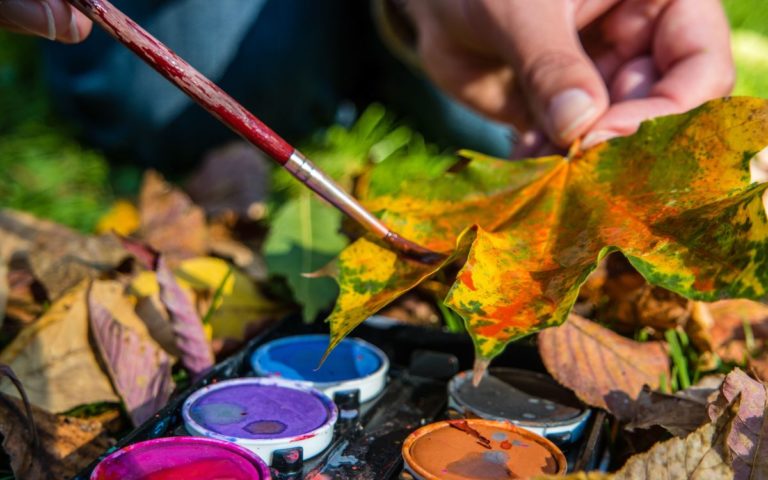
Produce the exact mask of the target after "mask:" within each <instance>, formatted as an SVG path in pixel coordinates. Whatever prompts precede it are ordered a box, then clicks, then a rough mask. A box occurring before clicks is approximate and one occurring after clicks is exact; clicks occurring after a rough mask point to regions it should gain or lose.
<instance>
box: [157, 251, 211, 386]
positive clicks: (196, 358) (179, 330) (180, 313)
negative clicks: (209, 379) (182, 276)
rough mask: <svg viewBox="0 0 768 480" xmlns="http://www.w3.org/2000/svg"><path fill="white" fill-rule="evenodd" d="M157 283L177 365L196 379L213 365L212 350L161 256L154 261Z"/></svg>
mask: <svg viewBox="0 0 768 480" xmlns="http://www.w3.org/2000/svg"><path fill="white" fill-rule="evenodd" d="M157 283H158V285H159V286H160V301H161V302H162V303H163V305H165V308H166V309H167V310H168V313H169V315H170V319H171V325H172V327H173V333H174V335H175V337H176V345H177V346H178V347H179V351H180V352H181V364H182V365H183V366H184V368H186V369H187V370H189V372H190V374H192V376H193V377H197V376H199V375H200V374H202V373H203V372H204V371H205V370H207V369H208V368H210V367H212V366H213V364H214V358H213V351H212V350H211V346H210V344H209V343H208V340H207V339H206V337H205V331H204V330H203V322H202V320H201V318H200V315H199V314H198V313H197V310H195V307H194V305H192V302H191V301H190V300H189V297H187V296H186V295H185V294H184V291H183V290H182V289H181V287H180V286H179V284H178V283H177V282H176V279H175V278H174V276H173V272H171V269H170V268H169V267H168V265H167V264H166V263H165V257H163V256H162V255H161V256H160V257H159V258H158V260H157Z"/></svg>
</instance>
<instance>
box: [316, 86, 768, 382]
mask: <svg viewBox="0 0 768 480" xmlns="http://www.w3.org/2000/svg"><path fill="white" fill-rule="evenodd" d="M767 144H768V101H766V100H761V99H753V98H726V99H720V100H715V101H712V102H709V103H706V104H704V105H702V106H701V107H698V108H696V109H694V110H692V111H690V112H688V113H685V114H682V115H673V116H668V117H662V118H658V119H655V120H652V121H649V122H645V123H643V124H642V125H641V126H640V129H639V130H638V132H637V133H636V134H634V135H632V136H630V137H624V138H617V139H614V140H611V141H609V142H606V143H603V144H600V145H597V146H595V147H593V148H591V149H589V150H587V151H584V152H577V153H574V154H572V155H570V156H568V157H563V156H550V157H544V158H538V159H530V160H523V161H519V162H509V161H505V160H500V159H494V158H489V157H486V156H483V155H480V154H476V153H468V152H464V153H463V154H462V155H463V156H464V157H466V158H467V159H468V161H467V162H465V163H466V165H454V166H452V167H451V168H446V169H440V170H438V169H435V168H424V169H423V173H419V171H418V170H415V169H410V168H409V169H404V171H406V170H407V171H409V172H415V173H414V175H413V176H412V177H409V178H406V179H403V180H402V181H400V182H392V181H389V182H386V183H385V182H379V183H377V182H376V178H377V175H376V170H374V171H373V173H372V174H371V175H369V178H370V180H369V183H368V184H367V185H364V186H363V187H362V188H361V191H362V192H364V195H363V198H362V200H363V202H364V203H365V204H366V206H367V207H368V208H369V209H371V210H372V211H374V212H376V213H377V214H378V215H379V217H380V218H382V220H383V221H384V222H385V223H386V224H387V225H389V226H390V227H391V228H393V229H394V230H395V231H397V232H399V233H401V234H402V235H403V236H405V237H406V238H409V239H411V240H414V241H416V242H418V243H421V244H422V245H424V246H426V247H428V248H430V249H433V250H436V251H439V252H443V253H446V254H449V255H451V260H455V259H460V258H462V257H463V255H462V254H463V252H462V250H463V249H465V248H468V256H467V259H466V262H465V263H464V264H463V266H462V268H461V270H460V271H459V273H458V276H457V279H456V281H455V283H453V285H452V287H451V289H450V291H449V293H448V295H447V297H446V299H445V303H446V304H447V305H448V306H449V307H451V308H452V309H453V310H455V311H456V312H458V313H459V314H460V315H461V316H462V317H463V318H464V320H465V323H466V325H467V329H468V331H469V333H470V334H471V336H472V338H473V340H474V343H475V350H476V355H477V360H478V363H477V365H478V366H479V367H480V370H482V367H483V366H484V365H487V363H488V362H489V361H490V359H491V358H493V357H494V356H496V355H498V354H499V353H500V352H501V351H502V350H503V349H504V347H505V346H506V345H507V343H509V342H510V341H512V340H515V339H517V338H520V337H522V336H524V335H528V334H530V333H533V332H535V331H537V330H540V329H543V328H545V327H548V326H554V325H558V324H561V323H562V322H564V321H565V319H566V318H567V316H568V314H569V312H570V310H571V307H572V306H573V304H574V302H575V300H576V297H577V295H578V291H579V288H580V286H581V284H582V283H583V282H584V281H585V279H586V278H587V276H588V275H589V273H590V272H591V271H592V270H594V269H595V267H596V265H597V263H598V262H599V261H600V260H601V259H602V258H604V257H605V256H606V255H607V254H608V253H610V252H612V251H617V250H618V251H621V252H623V254H624V255H625V256H626V257H627V258H628V260H629V261H630V263H631V264H632V265H633V266H634V267H635V268H636V269H637V270H638V271H639V272H640V273H641V274H642V275H643V276H644V277H645V278H646V280H648V281H649V282H650V283H652V284H655V285H659V286H662V287H664V288H666V289H669V290H672V291H674V292H676V293H679V294H681V295H683V296H685V297H688V298H694V299H699V300H707V301H711V300H716V299H720V298H726V297H748V298H754V299H759V298H764V297H765V296H766V289H767V288H768V255H765V252H766V251H768V250H766V247H768V221H766V214H765V210H764V207H763V204H762V201H761V196H762V194H763V192H764V190H765V185H757V184H753V183H751V180H750V171H749V162H750V159H751V158H752V157H753V156H754V155H755V154H756V153H757V152H759V151H760V150H761V149H762V148H763V147H764V146H765V145H767ZM386 164H387V162H382V164H381V166H384V165H386ZM459 167H463V168H459ZM388 168H390V169H392V168H393V167H392V166H389V167H388ZM401 178H402V177H401ZM462 232H463V233H462ZM459 238H460V239H461V241H460V242H458V243H457V240H458V239H459ZM468 245H469V246H468ZM448 263H450V262H444V263H442V264H440V265H423V264H419V263H415V262H412V261H409V260H406V259H403V258H402V257H399V256H397V255H396V254H395V253H394V252H392V251H390V250H388V249H387V248H386V247H384V246H382V245H381V244H379V243H376V242H375V241H371V240H368V239H360V240H358V241H357V242H355V243H353V244H352V245H350V246H349V247H347V249H345V250H344V251H343V252H342V253H341V255H340V256H339V258H338V260H337V265H336V272H337V273H336V274H335V277H336V279H337V282H338V283H339V286H340V295H339V298H338V300H337V304H336V307H335V309H334V311H333V312H332V313H331V316H330V317H329V321H330V323H331V334H332V341H331V348H332V347H333V346H335V345H336V344H337V343H338V342H339V341H340V340H341V339H342V338H343V337H344V336H345V335H346V334H347V333H349V332H350V331H351V330H352V329H353V328H354V327H355V326H357V325H358V324H359V323H360V322H361V321H363V320H364V319H365V318H366V317H367V316H369V315H371V314H373V313H375V312H376V311H377V310H378V309H380V308H381V307H383V306H385V305H386V304H388V303H389V302H391V301H392V300H394V299H395V298H397V297H398V296H400V295H401V294H403V293H404V292H406V291H408V290H409V289H411V288H413V287H414V286H416V285H418V284H419V283H420V282H421V281H423V280H424V279H426V278H427V277H429V276H430V275H432V274H433V273H435V272H437V271H438V270H440V269H441V268H443V267H444V266H445V265H447V264H448Z"/></svg>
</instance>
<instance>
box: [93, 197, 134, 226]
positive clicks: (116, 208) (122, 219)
mask: <svg viewBox="0 0 768 480" xmlns="http://www.w3.org/2000/svg"><path fill="white" fill-rule="evenodd" d="M140 225H141V219H140V218H139V211H138V210H137V209H136V207H135V206H133V203H131V202H129V201H128V200H117V201H116V202H115V203H113V204H112V206H111V207H110V208H109V210H107V213H105V214H104V215H103V216H102V217H101V218H100V219H99V223H97V224H96V228H95V231H96V233H110V232H115V233H117V234H118V235H130V234H132V233H134V232H135V231H136V230H138V229H139V226H140Z"/></svg>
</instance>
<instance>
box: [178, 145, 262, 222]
mask: <svg viewBox="0 0 768 480" xmlns="http://www.w3.org/2000/svg"><path fill="white" fill-rule="evenodd" d="M268 179H269V161H268V160H267V159H266V158H265V156H264V154H263V153H262V152H261V151H259V150H256V149H255V148H253V146H251V145H249V144H247V143H245V142H242V141H238V142H233V143H230V144H228V145H225V146H224V147H222V148H218V149H216V150H213V151H211V152H210V153H208V154H207V155H206V156H205V157H204V158H203V162H202V167H201V168H200V169H199V170H198V171H197V172H196V173H194V174H193V175H192V177H191V178H190V179H189V181H188V182H187V184H186V190H187V191H188V192H189V195H190V196H191V197H192V199H193V200H194V201H195V202H196V203H197V204H198V205H200V206H201V207H203V208H204V209H205V211H206V213H208V214H209V215H213V216H216V215H221V214H223V213H227V212H233V213H235V214H236V215H238V216H240V217H244V218H248V219H250V220H260V219H261V217H263V215H264V212H265V208H264V206H265V201H266V199H267V194H268V190H269V184H268V182H267V180H268Z"/></svg>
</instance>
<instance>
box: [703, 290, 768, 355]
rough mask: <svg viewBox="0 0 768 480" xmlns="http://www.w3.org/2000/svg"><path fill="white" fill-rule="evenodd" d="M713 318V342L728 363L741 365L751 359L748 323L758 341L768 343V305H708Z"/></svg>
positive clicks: (734, 302) (724, 302)
mask: <svg viewBox="0 0 768 480" xmlns="http://www.w3.org/2000/svg"><path fill="white" fill-rule="evenodd" d="M706 308H707V309H708V310H709V315H710V316H711V318H712V323H713V326H712V329H711V336H712V343H713V346H714V348H715V351H716V352H717V354H718V355H719V356H720V358H722V359H723V360H725V361H729V362H736V363H741V362H743V361H744V360H745V359H746V358H748V357H749V356H750V354H751V353H753V352H749V351H748V348H747V344H746V335H745V331H744V326H745V324H748V325H749V327H750V329H751V330H752V335H753V337H754V339H755V340H756V341H757V342H761V343H764V342H765V341H766V340H768V306H766V305H764V304H762V303H759V302H754V301H751V300H721V301H719V302H714V303H709V304H706Z"/></svg>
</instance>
